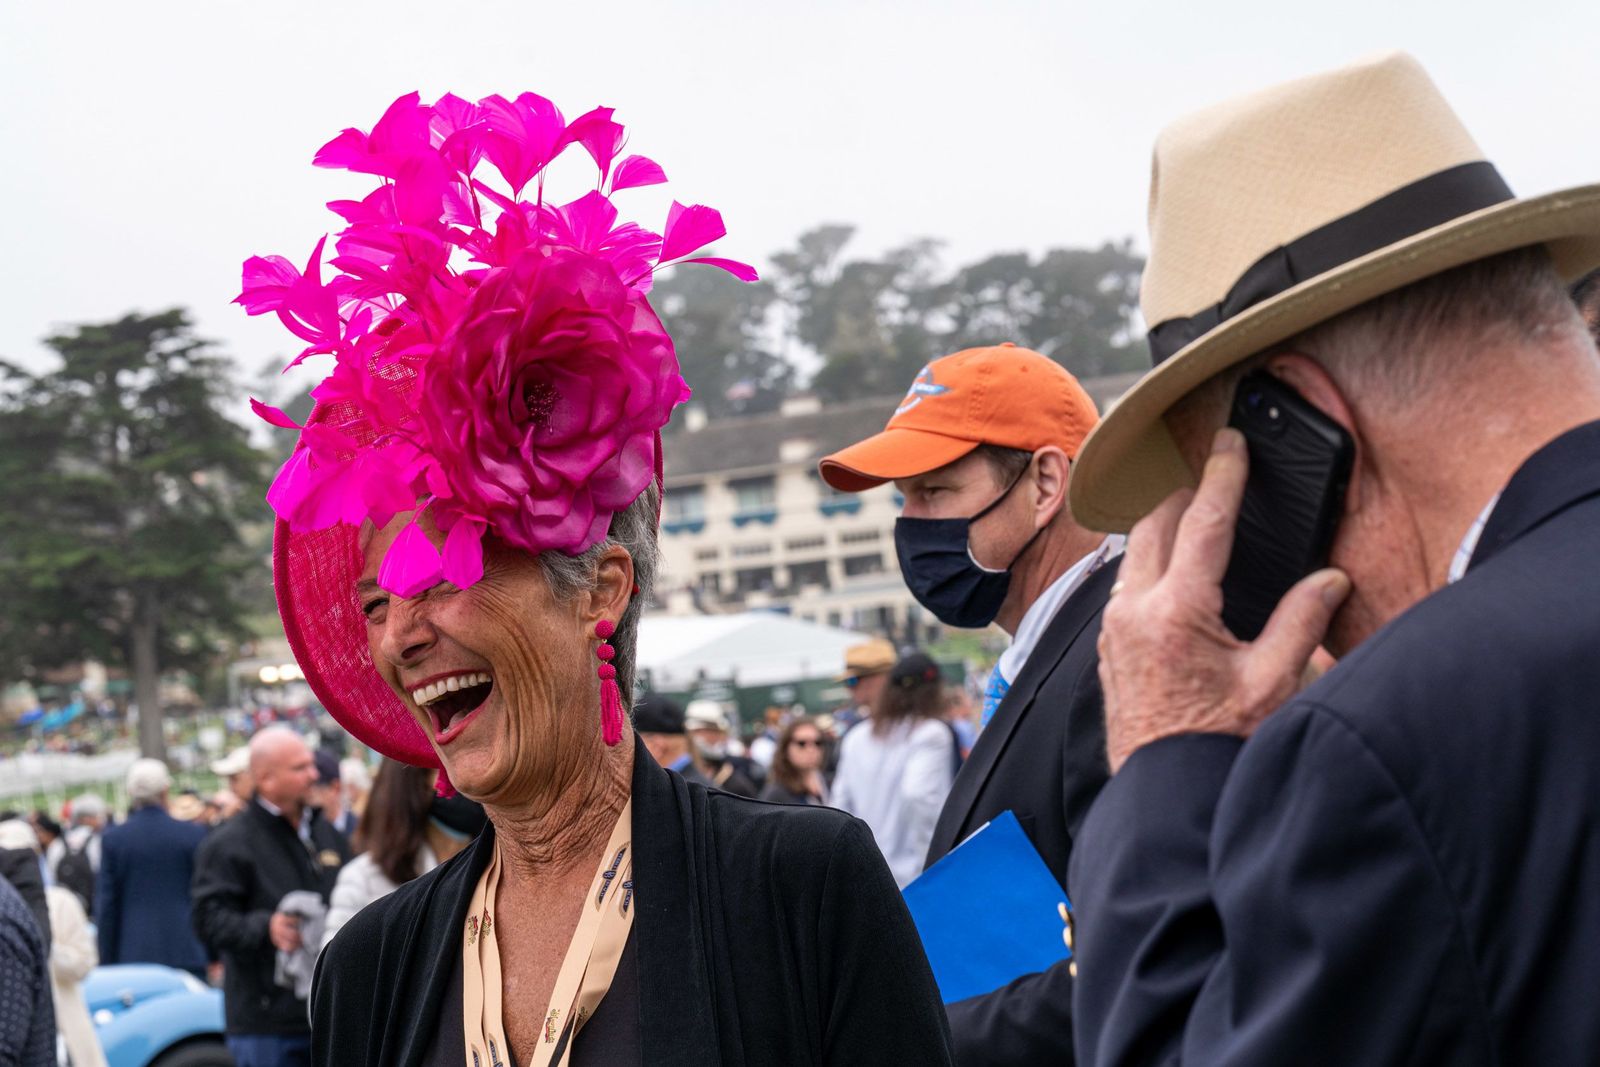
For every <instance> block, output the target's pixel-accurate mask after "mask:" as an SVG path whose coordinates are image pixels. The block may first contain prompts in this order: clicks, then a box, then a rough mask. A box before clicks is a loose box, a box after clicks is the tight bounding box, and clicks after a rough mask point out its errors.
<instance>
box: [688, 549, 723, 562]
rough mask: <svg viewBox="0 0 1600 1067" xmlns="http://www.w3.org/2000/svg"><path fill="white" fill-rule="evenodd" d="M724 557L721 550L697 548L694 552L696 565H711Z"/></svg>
mask: <svg viewBox="0 0 1600 1067" xmlns="http://www.w3.org/2000/svg"><path fill="white" fill-rule="evenodd" d="M721 555H722V549H720V548H697V549H695V551H694V559H695V562H696V563H710V562H712V561H713V560H715V559H717V557H719V556H721Z"/></svg>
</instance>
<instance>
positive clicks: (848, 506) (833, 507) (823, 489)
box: [812, 474, 861, 518]
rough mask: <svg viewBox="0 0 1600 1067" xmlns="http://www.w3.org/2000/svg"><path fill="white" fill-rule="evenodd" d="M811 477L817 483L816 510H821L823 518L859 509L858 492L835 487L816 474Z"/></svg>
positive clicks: (853, 512) (859, 496)
mask: <svg viewBox="0 0 1600 1067" xmlns="http://www.w3.org/2000/svg"><path fill="white" fill-rule="evenodd" d="M812 478H813V479H814V480H815V481H816V483H817V510H818V511H820V512H822V514H823V517H824V518H829V517H832V516H834V515H854V514H855V513H856V512H858V511H860V510H861V495H860V494H859V493H846V492H844V491H843V490H840V489H835V488H834V487H833V486H831V485H829V484H828V483H827V482H825V481H823V480H822V478H821V476H819V475H816V474H813V475H812Z"/></svg>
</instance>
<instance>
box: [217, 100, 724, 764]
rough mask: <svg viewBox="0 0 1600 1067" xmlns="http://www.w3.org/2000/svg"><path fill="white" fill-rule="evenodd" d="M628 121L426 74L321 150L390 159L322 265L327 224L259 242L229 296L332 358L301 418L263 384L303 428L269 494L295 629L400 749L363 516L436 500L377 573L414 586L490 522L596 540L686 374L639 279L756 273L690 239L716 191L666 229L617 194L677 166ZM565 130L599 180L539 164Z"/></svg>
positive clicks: (304, 646)
mask: <svg viewBox="0 0 1600 1067" xmlns="http://www.w3.org/2000/svg"><path fill="white" fill-rule="evenodd" d="M624 133H625V131H624V129H623V127H622V126H621V125H620V124H618V123H617V122H615V121H614V120H613V119H612V110H611V109H610V108H596V109H595V110H593V111H590V112H588V113H586V114H584V115H581V116H579V117H578V118H576V119H573V120H572V121H571V122H568V121H567V120H566V119H565V118H563V116H562V114H561V112H560V111H559V110H557V108H556V106H555V105H554V104H552V103H551V102H550V101H548V100H546V99H545V98H543V97H541V96H536V95H534V94H532V93H524V94H522V95H521V96H519V97H517V98H516V99H515V100H508V99H506V98H505V97H501V96H490V97H486V98H485V99H483V100H480V101H478V102H477V103H471V102H469V101H466V100H462V99H460V98H458V97H455V96H448V95H447V96H444V97H441V98H440V99H439V100H438V101H437V102H435V103H434V104H432V105H428V104H423V103H421V101H420V100H419V98H418V95H417V94H416V93H411V94H410V95H407V96H403V97H401V98H400V99H398V100H396V101H395V102H394V103H393V104H392V105H390V107H389V109H388V110H387V111H386V112H384V114H383V117H382V118H380V119H379V120H378V122H377V124H376V125H374V126H373V127H372V130H371V131H370V132H363V131H361V130H356V129H348V130H345V131H344V132H343V133H341V134H339V136H337V137H335V138H334V139H333V140H331V141H329V142H328V143H327V144H325V145H323V146H322V148H321V149H320V150H319V151H318V152H317V154H316V157H315V159H314V163H315V164H316V165H317V166H320V167H333V168H338V169H343V170H349V171H354V172H356V173H360V174H369V175H372V176H374V177H375V178H376V179H377V180H378V186H377V188H376V189H374V190H373V191H372V192H371V193H370V194H369V195H368V196H366V197H365V198H364V199H361V200H336V201H333V202H332V203H330V204H329V205H328V207H329V208H330V209H331V210H332V211H333V212H334V213H335V214H336V215H338V216H339V217H340V218H341V219H342V220H344V223H345V226H344V228H343V229H342V230H340V231H339V232H338V233H337V234H336V235H334V242H333V245H334V247H333V255H332V258H331V259H329V260H328V263H327V267H326V268H325V267H324V265H323V259H324V255H325V252H326V246H327V237H324V238H323V239H322V240H320V241H318V242H317V245H316V247H315V248H314V249H313V250H312V252H311V255H310V258H309V259H308V260H307V262H306V265H305V268H304V270H301V269H300V268H298V267H296V266H295V264H294V263H292V262H290V261H289V260H287V259H284V258H283V257H281V256H256V257H253V258H251V259H249V260H246V261H245V264H244V284H243V292H242V293H241V294H240V295H239V297H238V300H237V303H240V304H242V305H244V308H245V310H246V311H247V312H249V313H250V314H252V315H260V314H264V313H266V312H273V313H275V314H276V315H277V316H278V318H279V320H281V321H282V322H283V324H284V326H285V327H287V328H288V330H289V331H290V332H291V333H293V334H294V335H295V336H296V337H297V338H299V339H300V340H301V341H303V342H304V343H305V347H304V349H303V350H302V351H301V352H300V353H299V355H297V356H296V357H295V359H294V361H293V362H291V363H290V364H289V366H291V367H293V366H295V365H296V364H298V363H300V362H301V361H302V360H305V359H307V358H308V357H311V356H331V357H332V363H333V367H332V370H331V372H330V373H329V374H328V375H327V377H325V378H323V380H322V381H321V382H320V383H319V384H318V385H317V386H316V387H315V388H314V389H313V390H312V391H311V395H312V397H313V398H314V400H315V401H316V405H315V407H314V408H313V409H312V412H311V416H310V417H309V418H308V419H307V420H306V425H305V426H304V427H301V426H299V425H298V424H296V423H295V422H294V421H293V420H292V419H290V418H289V417H288V416H286V415H285V414H284V413H283V412H282V411H280V410H278V409H276V408H272V407H268V406H267V405H265V404H262V403H260V402H259V401H256V400H252V401H251V406H252V407H253V408H254V409H255V411H256V413H257V414H258V415H259V416H260V417H261V418H263V419H265V420H266V421H267V422H269V423H271V424H272V425H274V426H282V427H286V428H291V429H298V430H300V440H299V443H298V445H297V446H296V447H295V450H294V453H293V455H292V456H291V457H290V459H289V461H288V462H287V463H285V464H284V466H283V469H282V470H281V471H279V472H278V476H277V478H276V479H275V480H274V481H273V483H272V487H271V489H270V490H269V491H268V493H267V501H268V503H270V504H271V506H272V509H273V511H274V512H275V513H276V515H277V525H276V528H275V530H274V535H273V550H272V558H273V582H274V585H275V587H276V590H277V598H278V611H279V613H280V614H281V615H282V617H283V625H284V631H285V633H286V634H287V636H288V639H289V644H290V647H291V648H292V649H293V651H294V655H295V658H296V660H297V661H298V662H299V664H300V667H301V669H302V670H303V671H304V672H305V676H306V681H307V682H308V683H309V684H310V685H311V688H312V690H313V691H314V692H315V693H316V694H317V696H318V698H319V699H321V701H322V702H323V704H324V705H325V706H326V707H327V708H328V710H329V712H330V713H332V715H333V716H334V718H335V719H337V720H338V721H339V723H340V724H341V725H342V726H344V728H345V729H347V730H349V731H350V733H351V734H352V735H354V736H355V737H356V738H357V739H358V740H360V741H362V742H363V743H365V744H367V745H370V746H371V747H373V748H375V749H377V750H378V751H379V752H382V753H383V754H385V755H387V756H391V757H393V758H395V759H398V760H401V761H403V762H405V763H411V764H416V765H422V766H438V760H437V758H436V756H435V754H434V751H433V748H432V746H431V745H430V744H429V742H428V739H427V737H426V735H425V734H424V733H423V731H422V729H421V728H420V727H419V726H418V725H417V724H416V722H415V721H414V720H413V719H412V718H411V715H410V714H409V713H408V712H407V710H406V708H405V706H404V705H403V704H402V703H401V702H400V699H399V698H398V697H397V696H396V695H395V694H394V693H393V692H392V691H391V690H390V689H389V686H388V685H387V684H386V683H385V682H384V681H383V679H382V678H381V677H380V676H379V675H378V672H377V670H376V668H375V667H374V665H373V662H372V657H371V654H370V653H369V651H368V647H367V638H366V625H365V620H364V619H363V617H362V613H361V606H360V604H359V602H358V598H357V595H356V588H355V585H356V580H357V579H358V578H359V577H360V573H361V566H362V558H361V557H362V554H361V549H360V540H359V539H360V528H361V525H362V524H363V523H365V522H371V523H372V524H373V525H374V526H377V527H383V526H386V525H388V523H389V522H390V520H392V519H393V518H394V517H395V516H396V515H397V514H400V513H402V512H407V511H414V512H415V513H416V514H422V513H423V512H424V511H426V512H428V513H430V514H431V515H432V517H433V521H434V522H435V523H436V524H437V526H438V528H439V529H440V530H441V531H443V532H444V534H445V536H444V544H443V546H442V549H441V548H436V547H435V546H434V544H433V543H432V542H431V541H430V540H429V539H428V538H427V537H426V536H425V535H424V534H423V532H422V531H421V530H420V529H419V528H418V527H417V526H416V524H415V521H413V522H412V523H410V524H408V525H407V526H406V527H405V528H404V529H403V530H402V531H401V533H400V535H399V536H398V537H397V538H396V539H395V541H394V543H393V545H392V546H391V547H390V549H389V550H388V553H387V555H386V556H385V557H384V559H383V561H382V563H381V566H380V569H379V572H378V584H379V585H381V586H382V587H383V588H384V589H386V590H388V591H389V592H391V593H393V594H394V595H396V596H401V597H409V596H413V595H415V594H416V593H418V592H421V591H422V590H424V589H427V588H428V587H430V586H432V585H434V584H436V583H438V582H439V581H442V580H447V581H450V582H452V583H454V584H455V585H457V586H461V587H465V586H469V585H472V584H473V583H474V582H476V581H478V580H479V578H481V577H482V575H483V538H484V535H485V534H486V533H487V532H489V531H491V530H492V531H493V532H494V534H495V535H496V536H497V537H498V538H500V539H501V540H503V541H505V542H506V543H508V544H510V545H512V546H514V547H517V548H520V549H523V550H526V551H527V552H529V553H535V554H536V553H539V552H543V551H546V550H551V549H553V550H556V551H560V552H566V553H569V554H573V555H576V554H578V553H581V552H583V551H584V550H585V549H588V548H590V547H592V546H593V545H595V544H598V543H599V542H600V541H602V540H604V539H605V536H606V531H607V528H608V527H609V524H610V522H611V517H612V515H613V514H614V513H616V512H617V511H619V510H621V509H623V508H625V507H627V506H628V504H630V503H632V502H633V501H634V500H635V499H637V498H638V496H639V494H640V493H642V492H644V490H645V489H646V488H647V487H648V486H649V484H650V482H651V480H652V479H657V480H659V478H660V472H661V437H660V430H661V428H662V427H663V426H664V425H666V422H667V419H668V418H669V417H670V416H671V414H672V409H673V408H674V407H675V406H677V405H678V404H679V403H681V402H683V401H684V400H685V399H687V398H688V396H689V390H688V387H687V386H686V385H685V384H684V381H683V378H682V376H681V375H680V374H679V371H678V359H677V355H676V353H675V352H674V350H673V346H672V339H671V338H670V337H668V336H667V333H666V330H665V329H664V328H663V327H662V325H661V321H660V319H658V318H657V317H656V314H655V312H654V311H653V310H652V309H651V307H650V303H649V300H648V299H647V294H648V293H649V291H650V285H651V281H652V278H653V274H654V272H655V271H656V270H657V269H658V268H660V267H662V266H665V265H667V264H671V263H680V262H683V263H707V264H710V265H712V266H714V267H720V268H721V269H723V270H726V271H728V272H730V273H731V274H733V275H734V276H736V277H738V278H740V279H742V280H745V281H754V280H755V278H756V272H755V271H754V270H753V269H752V268H751V267H749V266H748V265H746V264H744V263H738V262H734V261H732V260H726V259H717V258H712V257H707V256H699V255H697V253H698V252H699V251H700V250H701V249H703V248H705V246H707V245H708V244H710V243H711V242H713V241H715V240H717V239H718V238H720V237H722V236H723V234H724V233H725V232H726V231H725V230H724V228H723V225H722V217H721V215H719V214H718V213H717V212H716V211H715V210H713V209H712V208H708V207H702V206H698V205H697V206H694V207H684V206H683V205H682V204H679V203H677V202H674V203H673V204H672V207H671V209H670V210H669V211H668V212H667V217H666V220H665V222H664V224H663V225H662V227H661V230H660V232H659V233H657V232H655V231H652V230H647V229H645V228H644V227H643V226H641V225H639V224H638V223H635V222H624V221H621V219H620V216H619V213H618V209H617V207H616V206H615V204H614V203H613V198H614V197H616V196H617V194H619V193H622V192H624V191H625V190H628V189H632V188H637V187H640V186H647V185H657V184H660V183H662V182H664V181H666V174H665V173H664V172H663V171H662V169H661V167H660V166H658V165H657V164H656V163H655V162H654V161H652V160H650V159H647V158H646V157H644V156H640V155H629V156H626V157H624V158H620V159H619V158H618V157H619V155H620V153H621V150H622V146H623V144H624V141H625V136H624ZM573 150H578V151H581V152H584V153H587V155H588V156H589V158H590V159H592V160H593V162H594V165H595V167H596V168H597V170H598V178H597V179H596V182H595V187H594V188H593V189H591V190H589V191H587V192H585V193H583V195H581V196H579V197H578V198H577V199H575V200H572V201H570V202H568V203H556V202H553V201H551V200H547V199H546V191H545V176H546V169H547V168H548V167H549V165H550V164H551V163H552V162H553V161H554V160H556V159H557V158H558V157H560V156H561V155H562V154H563V153H566V152H569V151H573ZM496 178H497V180H496ZM441 781H442V779H441Z"/></svg>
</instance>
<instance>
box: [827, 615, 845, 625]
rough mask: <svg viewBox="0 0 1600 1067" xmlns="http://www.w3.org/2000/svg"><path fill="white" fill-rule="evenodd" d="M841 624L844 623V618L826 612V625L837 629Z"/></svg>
mask: <svg viewBox="0 0 1600 1067" xmlns="http://www.w3.org/2000/svg"><path fill="white" fill-rule="evenodd" d="M842 622H844V616H843V615H842V614H840V613H839V612H837V611H830V612H828V625H829V626H832V627H834V628H838V626H839V624H841V623H842Z"/></svg>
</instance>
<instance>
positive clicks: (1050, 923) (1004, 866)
mask: <svg viewBox="0 0 1600 1067" xmlns="http://www.w3.org/2000/svg"><path fill="white" fill-rule="evenodd" d="M905 899H906V906H907V907H908V908H910V909H911V918H912V919H913V920H914V921H915V922H916V924H917V932H918V933H920V934H921V935H922V947H923V949H924V950H926V952H927V953H928V962H929V963H931V964H932V965H933V977H934V978H935V979H936V980H937V981H938V983H939V992H940V994H941V995H942V996H943V997H944V1000H945V1003H946V1004H949V1003H951V1002H953V1001H957V1000H963V999H965V998H967V997H973V996H977V995H978V994H980V993H988V992H990V991H992V990H995V989H999V988H1000V987H1001V986H1003V985H1006V984H1008V983H1009V982H1011V980H1012V979H1014V978H1020V977H1022V976H1023V975H1025V974H1033V973H1035V972H1037V971H1042V970H1044V969H1045V968H1047V967H1049V966H1050V965H1051V964H1053V963H1057V962H1059V961H1061V960H1064V959H1066V958H1067V957H1068V956H1069V955H1070V953H1069V952H1068V951H1067V946H1066V943H1065V942H1064V941H1063V940H1062V937H1061V934H1062V923H1061V913H1060V911H1059V910H1058V908H1059V905H1061V904H1062V903H1063V902H1065V901H1066V899H1067V895H1066V893H1064V892H1063V891H1062V889H1061V886H1060V884H1059V883H1057V882H1056V880H1055V876H1054V875H1052V874H1051V873H1050V869H1049V868H1048V867H1046V866H1045V865H1044V861H1043V860H1042V859H1040V858H1039V853H1038V852H1037V851H1035V849H1034V847H1033V842H1031V841H1029V840H1028V836H1027V835H1026V834H1024V833H1023V832H1022V826H1021V825H1020V824H1019V823H1018V822H1017V817H1016V816H1015V815H1013V814H1012V813H1011V812H1009V811H1007V812H1003V813H1001V814H1000V815H999V816H997V817H996V818H994V819H992V820H990V821H989V822H987V823H985V824H984V825H983V826H981V827H980V828H979V829H978V830H977V832H975V833H974V834H973V835H972V836H971V837H969V838H967V839H966V840H965V841H963V842H962V843H961V844H960V845H959V846H957V847H956V848H955V849H954V850H953V851H951V852H950V853H949V854H948V855H947V856H945V857H944V858H943V859H941V860H940V861H939V862H938V863H935V864H934V865H933V866H932V867H929V868H928V869H927V870H926V871H924V872H923V874H922V876H921V877H920V878H918V879H917V880H916V881H914V882H912V883H911V884H910V885H908V886H906V888H905Z"/></svg>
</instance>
